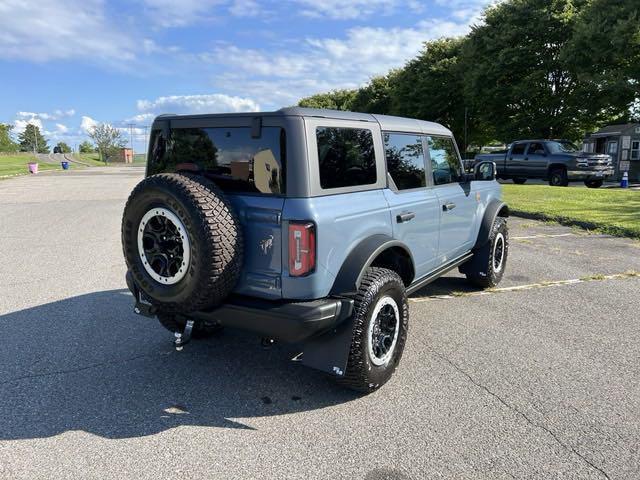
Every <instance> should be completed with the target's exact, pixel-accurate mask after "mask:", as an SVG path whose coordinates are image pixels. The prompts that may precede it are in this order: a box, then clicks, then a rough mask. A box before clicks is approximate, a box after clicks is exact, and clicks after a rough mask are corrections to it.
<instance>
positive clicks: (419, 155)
mask: <svg viewBox="0 0 640 480" xmlns="http://www.w3.org/2000/svg"><path fill="white" fill-rule="evenodd" d="M383 138H384V149H385V156H386V158H387V171H388V172H389V175H391V178H392V179H393V183H395V185H396V187H397V188H398V190H409V189H412V188H420V187H424V186H426V176H425V170H424V151H423V148H422V136H421V135H411V134H405V133H385V134H384V136H383Z"/></svg>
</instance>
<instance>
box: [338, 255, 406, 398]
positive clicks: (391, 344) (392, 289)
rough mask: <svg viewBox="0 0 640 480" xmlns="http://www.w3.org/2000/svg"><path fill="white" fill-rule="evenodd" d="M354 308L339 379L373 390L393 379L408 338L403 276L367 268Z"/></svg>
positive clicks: (358, 388) (355, 387)
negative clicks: (344, 362) (351, 326)
mask: <svg viewBox="0 0 640 480" xmlns="http://www.w3.org/2000/svg"><path fill="white" fill-rule="evenodd" d="M354 307H355V308H354V316H355V318H354V328H353V338H352V340H351V348H350V351H349V359H348V361H347V369H346V372H345V375H344V377H342V378H341V379H340V380H339V381H340V383H342V384H343V385H345V386H346V387H348V388H350V389H352V390H356V391H359V392H363V393H370V392H373V391H374V390H377V389H378V388H380V387H381V386H382V385H384V384H385V383H386V382H387V381H388V380H389V379H390V378H391V375H392V374H393V372H394V371H395V369H396V367H397V366H398V364H399V363H400V358H401V357H402V352H403V350H404V345H405V342H406V340H407V330H408V327H409V303H408V301H407V293H406V291H405V287H404V283H403V282H402V279H401V278H400V277H399V276H398V274H397V273H396V272H394V271H392V270H388V269H386V268H378V267H370V268H368V269H367V271H366V272H365V275H364V278H363V280H362V283H361V284H360V288H359V289H358V293H357V295H356V298H355V305H354Z"/></svg>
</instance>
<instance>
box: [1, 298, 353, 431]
mask: <svg viewBox="0 0 640 480" xmlns="http://www.w3.org/2000/svg"><path fill="white" fill-rule="evenodd" d="M0 329H2V331H3V336H4V338H3V347H2V349H0V440H10V439H28V438H41V437H50V436H53V435H58V434H60V433H63V432H66V431H70V430H82V431H85V432H89V433H93V434H95V435H99V436H101V437H105V438H112V439H113V438H130V437H141V436H146V435H152V434H155V433H158V432H161V431H164V430H167V429H171V428H173V427H177V426H181V425H198V426H209V427H224V428H249V429H251V428H253V427H251V426H250V425H247V424H246V423H251V422H250V421H248V422H246V423H243V419H251V418H255V417H264V416H272V415H282V414H286V413H293V412H299V411H307V410H314V409H318V408H323V407H326V406H331V405H336V404H340V403H344V402H349V401H352V400H354V399H356V398H358V397H357V395H356V394H353V393H351V392H349V391H347V390H345V389H343V388H341V387H340V386H338V385H336V384H335V383H334V382H333V381H331V380H330V379H329V378H327V377H325V376H324V375H323V374H321V373H319V372H316V371H314V370H311V369H308V368H304V367H302V366H301V365H299V364H297V363H293V362H291V361H290V360H289V359H290V358H291V356H292V354H293V353H296V352H295V351H294V350H292V349H290V348H288V347H285V346H279V345H276V346H275V347H272V348H270V349H268V350H265V349H263V348H262V347H261V346H260V342H259V340H258V339H256V338H255V337H253V336H250V335H246V334H243V333H240V332H234V331H225V332H223V333H222V335H221V336H219V337H217V338H211V339H207V340H200V341H194V342H192V343H190V344H189V345H187V346H186V347H185V349H184V351H182V352H176V351H175V350H173V347H172V344H171V340H172V335H171V334H170V333H169V332H167V331H166V330H164V329H163V328H162V327H161V326H160V325H159V324H158V322H157V321H156V320H154V319H147V318H144V317H138V316H136V315H134V314H133V313H132V297H131V295H130V294H129V292H128V291H127V290H113V291H104V292H96V293H91V294H87V295H81V296H78V297H74V298H69V299H65V300H61V301H57V302H53V303H48V304H45V305H40V306H37V307H33V308H29V309H26V310H21V311H18V312H14V313H8V314H6V315H1V316H0Z"/></svg>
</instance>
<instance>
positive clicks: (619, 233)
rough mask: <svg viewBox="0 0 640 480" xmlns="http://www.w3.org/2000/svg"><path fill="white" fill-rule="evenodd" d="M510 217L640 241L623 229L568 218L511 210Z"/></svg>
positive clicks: (636, 235) (630, 232)
mask: <svg viewBox="0 0 640 480" xmlns="http://www.w3.org/2000/svg"><path fill="white" fill-rule="evenodd" d="M510 213H511V215H513V216H514V217H520V218H526V219H528V220H540V221H543V222H556V223H559V224H560V225H564V226H567V227H579V228H582V229H584V230H597V231H599V232H601V233H605V234H607V235H611V236H613V237H626V238H634V239H640V233H638V232H636V231H634V230H631V229H629V228H624V227H612V226H608V225H602V224H599V223H594V222H586V221H583V220H576V219H573V218H568V217H555V216H552V215H546V214H544V213H532V212H525V211H522V210H516V209H511V210H510Z"/></svg>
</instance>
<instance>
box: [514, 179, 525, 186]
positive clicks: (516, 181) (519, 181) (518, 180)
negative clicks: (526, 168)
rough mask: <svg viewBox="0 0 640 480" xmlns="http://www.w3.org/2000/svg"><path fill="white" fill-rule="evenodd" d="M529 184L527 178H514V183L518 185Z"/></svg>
mask: <svg viewBox="0 0 640 480" xmlns="http://www.w3.org/2000/svg"><path fill="white" fill-rule="evenodd" d="M526 182H527V179H526V178H514V179H513V183H515V184H516V185H524V184H525V183H526Z"/></svg>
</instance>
